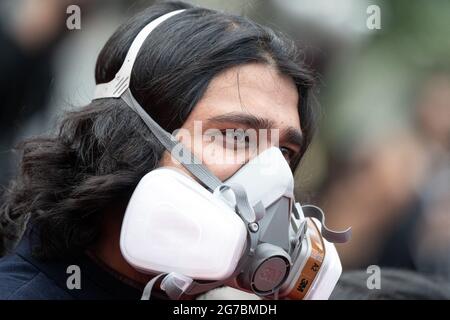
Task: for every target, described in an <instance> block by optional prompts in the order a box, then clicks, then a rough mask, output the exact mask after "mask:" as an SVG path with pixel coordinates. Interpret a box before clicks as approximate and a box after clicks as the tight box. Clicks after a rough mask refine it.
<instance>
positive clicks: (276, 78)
mask: <svg viewBox="0 0 450 320" xmlns="http://www.w3.org/2000/svg"><path fill="white" fill-rule="evenodd" d="M298 99H299V97H298V92H297V88H296V86H295V84H294V82H293V80H292V79H291V78H290V77H287V76H284V75H280V74H279V73H278V72H277V71H276V70H275V69H274V68H273V67H271V66H269V65H266V64H261V63H251V64H245V65H242V66H236V67H233V68H230V69H227V70H225V71H224V72H222V73H221V74H219V75H218V76H216V77H215V78H214V79H213V80H212V81H211V83H210V84H209V86H208V88H207V90H206V92H205V94H204V96H203V97H202V99H201V100H200V101H199V102H198V103H197V104H196V105H195V107H194V109H193V111H192V112H191V113H190V115H189V117H188V118H187V120H186V122H185V123H184V125H183V126H182V128H181V130H180V131H179V132H178V133H177V134H176V136H177V138H178V139H179V140H180V141H181V142H182V143H183V144H184V145H186V146H187V147H188V148H189V149H190V150H191V151H193V153H194V154H195V156H196V157H197V158H198V159H199V160H201V161H202V163H203V164H204V165H205V166H206V167H208V168H209V169H210V170H211V172H212V173H214V174H215V175H216V176H217V177H218V178H219V179H221V180H226V179H227V178H229V177H230V176H232V175H233V174H234V173H235V172H236V171H237V170H238V169H239V168H240V167H241V166H242V165H243V164H244V163H245V162H247V161H248V160H250V159H252V158H253V157H255V156H257V155H258V154H259V153H260V152H262V151H264V150H265V149H267V148H269V147H272V146H277V147H279V148H280V150H281V151H282V153H283V155H284V156H285V158H286V160H287V161H288V162H289V161H290V160H292V159H293V158H294V157H295V156H296V155H298V153H299V152H300V149H301V144H302V135H301V128H300V119H299V114H298ZM199 133H201V134H199ZM230 133H233V134H230ZM242 133H245V134H242ZM255 147H256V148H255ZM161 166H175V167H178V168H180V169H182V170H183V171H185V172H187V171H186V170H185V169H184V168H183V167H182V165H181V164H180V163H178V161H176V160H175V159H173V157H171V155H170V153H169V152H167V151H166V152H165V153H164V155H163V158H162V159H161Z"/></svg>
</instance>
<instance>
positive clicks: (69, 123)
mask: <svg viewBox="0 0 450 320" xmlns="http://www.w3.org/2000/svg"><path fill="white" fill-rule="evenodd" d="M177 9H187V10H186V11H185V12H183V13H182V14H179V15H176V16H174V17H172V18H171V19H170V23H163V24H161V25H160V26H158V27H157V29H156V30H155V31H154V32H152V34H151V36H150V37H148V39H147V40H146V41H145V43H144V45H143V46H142V48H141V50H140V53H139V55H138V58H137V60H136V63H135V65H134V68H133V72H132V77H131V90H132V92H133V94H134V96H135V97H136V99H137V100H138V101H139V103H140V104H141V105H142V106H143V107H144V109H145V110H146V111H147V112H148V113H149V115H150V116H151V117H153V118H154V119H155V120H156V121H157V122H158V123H159V124H160V125H161V126H162V127H163V128H164V129H166V130H167V131H169V132H173V130H175V129H176V128H179V127H181V126H182V124H183V123H184V121H185V120H186V118H187V117H188V115H189V113H190V112H191V110H192V109H193V107H194V106H195V104H196V103H197V102H198V101H199V99H200V98H201V97H202V95H203V94H204V92H205V90H206V88H207V86H208V84H209V83H210V81H211V79H212V78H213V77H214V76H216V75H218V74H219V73H220V72H222V71H223V70H225V69H227V68H230V67H232V66H236V65H241V64H245V63H250V62H260V63H266V64H270V65H271V66H273V67H276V68H277V69H278V71H279V72H280V73H282V74H284V75H288V76H290V77H291V78H292V79H293V80H294V82H295V84H296V86H297V89H298V93H299V97H300V99H299V113H300V119H301V126H302V129H303V134H304V137H305V144H304V147H303V150H302V152H304V151H305V150H306V148H307V145H308V144H309V142H310V140H311V137H312V135H313V131H314V127H315V118H314V114H315V112H314V110H313V109H314V108H313V107H312V104H311V103H310V96H311V89H312V85H313V77H312V76H311V74H310V72H309V71H308V69H307V68H306V67H305V65H304V63H303V62H302V61H300V60H299V57H300V56H301V55H300V54H299V53H300V52H299V50H298V49H296V47H295V45H294V43H293V42H292V41H289V40H287V39H286V38H284V37H283V36H282V35H281V34H278V33H276V32H274V31H272V30H270V29H269V28H266V27H263V26H261V25H259V24H256V23H254V22H252V21H250V20H248V19H246V18H244V17H241V16H235V15H230V14H225V13H219V12H217V11H213V10H208V9H204V8H199V7H193V6H191V5H189V4H185V3H183V2H166V3H161V4H157V5H153V6H151V7H149V8H148V9H146V10H144V11H143V12H141V13H140V14H138V15H136V16H134V17H132V18H131V19H130V20H129V21H127V22H126V23H124V24H123V25H122V26H120V27H119V28H118V30H117V31H116V32H115V33H114V34H113V35H112V36H111V38H110V39H109V40H108V42H107V43H106V45H105V46H104V48H103V49H102V51H101V52H100V54H99V57H98V60H97V64H96V68H95V79H96V82H97V83H104V82H108V81H110V80H112V78H113V77H114V76H115V74H116V72H117V71H118V69H119V68H120V66H121V64H122V62H123V60H124V58H125V55H126V53H127V50H128V48H129V47H130V45H131V42H132V41H133V39H134V38H135V36H136V35H137V33H138V32H139V31H140V30H141V29H142V28H143V27H144V26H145V25H147V24H148V23H149V22H150V21H152V20H154V19H155V18H157V17H159V16H161V15H163V14H165V13H167V12H170V11H173V10H177ZM19 149H20V150H21V152H22V158H21V161H20V170H19V173H18V175H17V177H16V178H15V179H14V180H13V181H12V182H11V183H10V185H9V187H8V188H7V189H6V190H5V191H4V193H3V200H2V206H1V209H0V235H1V237H0V253H6V252H8V251H10V250H11V249H12V248H13V247H14V245H15V244H16V243H17V241H18V240H19V239H20V237H21V236H22V233H21V230H23V226H24V225H25V224H28V226H29V228H28V229H29V230H30V229H33V230H35V231H37V234H38V238H39V242H40V245H39V251H38V254H39V256H40V257H41V258H58V257H64V256H68V255H76V254H79V253H81V252H83V251H84V250H85V249H86V248H87V247H88V246H90V245H92V244H93V243H95V241H96V240H97V239H98V237H99V236H100V226H101V222H102V218H103V214H105V215H106V216H107V212H105V211H106V210H105V209H106V208H107V207H110V206H111V205H114V204H118V205H120V204H122V205H123V204H126V203H127V201H128V200H129V198H130V196H131V194H132V192H133V190H134V188H135V187H136V185H137V183H138V182H139V180H140V179H141V177H143V176H144V175H145V174H146V173H148V172H149V171H151V170H153V169H154V168H155V167H157V166H158V162H159V160H160V158H161V155H162V153H163V151H164V149H163V147H162V145H161V144H160V143H159V142H158V140H157V139H156V138H155V137H154V136H153V134H152V133H151V132H150V131H149V130H148V128H147V127H146V126H145V124H144V123H143V122H142V121H141V119H140V118H139V117H138V116H137V115H136V114H135V113H134V112H133V111H132V110H131V109H130V108H129V107H127V106H126V105H125V104H124V102H122V101H121V100H120V99H102V100H96V101H93V102H91V103H90V104H89V105H87V106H85V107H83V108H80V109H79V110H76V111H72V112H68V113H67V114H66V115H65V118H64V119H63V120H62V122H61V123H60V125H59V130H57V132H55V133H54V134H53V135H50V136H41V137H36V138H32V139H29V140H26V141H24V142H23V143H21V144H20V145H19ZM27 222H28V223H27ZM30 226H31V227H30Z"/></svg>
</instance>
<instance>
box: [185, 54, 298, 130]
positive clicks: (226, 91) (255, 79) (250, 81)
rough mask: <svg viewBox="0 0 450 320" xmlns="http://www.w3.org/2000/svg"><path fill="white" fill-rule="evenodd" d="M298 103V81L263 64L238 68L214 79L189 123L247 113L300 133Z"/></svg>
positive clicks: (252, 64) (226, 71) (231, 69)
mask: <svg viewBox="0 0 450 320" xmlns="http://www.w3.org/2000/svg"><path fill="white" fill-rule="evenodd" d="M298 99H299V97H298V91H297V88H296V86H295V84H294V81H293V80H292V79H291V78H290V77H288V76H285V75H281V74H279V73H278V71H277V70H275V69H274V68H273V67H271V66H269V65H266V64H262V63H250V64H245V65H241V66H235V67H232V68H229V69H227V70H225V71H224V72H222V73H220V74H219V75H217V76H216V77H214V78H213V80H212V81H211V82H210V84H209V86H208V88H207V90H206V92H205V94H204V95H203V97H202V99H201V100H200V101H199V102H198V103H197V105H196V106H195V108H194V110H193V111H192V112H191V114H190V115H189V117H188V119H187V122H189V121H190V120H202V119H207V118H209V117H214V116H217V115H221V114H224V113H229V112H245V113H249V114H252V115H254V116H257V117H261V118H267V119H268V120H271V121H273V123H274V124H275V127H278V128H280V129H282V128H283V127H288V126H290V127H293V128H297V129H300V119H299V114H298Z"/></svg>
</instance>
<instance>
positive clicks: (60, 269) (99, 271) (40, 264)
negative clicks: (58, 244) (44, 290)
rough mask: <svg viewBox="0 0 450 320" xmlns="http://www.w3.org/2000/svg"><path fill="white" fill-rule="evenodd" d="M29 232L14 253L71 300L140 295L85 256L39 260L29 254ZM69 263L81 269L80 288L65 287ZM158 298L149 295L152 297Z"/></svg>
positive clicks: (31, 247) (132, 297)
mask: <svg viewBox="0 0 450 320" xmlns="http://www.w3.org/2000/svg"><path fill="white" fill-rule="evenodd" d="M31 238H33V239H34V237H32V236H31V235H29V234H28V235H26V236H24V238H23V239H22V241H21V242H20V244H19V246H18V247H17V249H16V254H18V255H19V256H21V257H22V258H23V259H25V260H26V261H28V262H29V263H30V264H32V265H33V266H34V267H36V268H37V269H38V270H40V271H41V272H42V273H43V274H45V275H46V276H47V277H48V278H50V279H51V280H53V281H54V282H55V283H56V285H58V286H59V287H60V288H61V289H63V290H64V291H66V292H67V293H68V294H70V295H71V296H72V297H74V299H82V300H91V299H100V300H105V299H108V300H109V299H134V300H138V299H140V298H141V295H142V290H140V289H137V288H135V287H132V286H130V285H127V284H125V283H124V282H123V281H120V280H119V279H117V278H116V277H114V276H113V275H112V274H111V273H110V272H108V271H107V270H105V269H104V268H102V267H101V266H100V265H99V264H98V263H95V262H94V261H93V260H92V259H91V258H89V257H88V256H87V255H81V256H78V257H74V258H71V259H65V260H45V261H44V260H40V259H37V258H35V257H33V255H32V251H33V248H34V247H35V246H36V240H31ZM70 265H77V266H79V267H80V271H81V289H72V290H70V289H68V288H67V279H68V278H69V276H70V275H71V273H70V272H69V273H67V268H68V267H69V266H70ZM154 298H155V299H158V298H161V297H158V296H155V297H153V296H152V299H154Z"/></svg>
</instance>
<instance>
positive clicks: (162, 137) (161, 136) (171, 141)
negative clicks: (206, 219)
mask: <svg viewBox="0 0 450 320" xmlns="http://www.w3.org/2000/svg"><path fill="white" fill-rule="evenodd" d="M121 98H122V100H123V101H125V103H126V104H127V105H128V106H129V107H130V108H131V109H132V110H133V111H134V112H136V113H137V114H138V115H139V116H140V117H141V119H142V120H143V121H144V123H145V124H146V125H147V127H148V128H149V129H150V131H151V132H152V133H153V134H154V135H155V137H156V138H157V139H158V140H159V142H161V144H162V145H163V146H164V148H166V150H167V151H169V152H170V153H171V155H172V156H173V157H174V158H175V159H177V160H178V161H179V162H180V163H181V164H182V165H183V166H184V167H185V168H186V169H187V170H189V172H191V173H192V174H193V175H194V176H195V177H196V178H197V179H198V180H200V182H201V183H202V184H203V185H204V186H205V187H207V188H208V189H209V190H210V191H214V190H215V189H216V188H217V187H218V186H220V185H221V184H222V181H220V180H219V179H218V178H217V177H216V176H215V175H214V174H212V172H211V171H209V170H208V168H206V167H205V166H203V165H202V164H201V162H200V161H199V160H198V159H197V158H196V157H195V156H194V155H193V154H192V152H191V151H190V150H188V149H186V147H185V146H184V145H183V144H182V143H180V142H179V141H178V140H176V139H175V137H174V136H173V135H171V134H170V133H168V132H167V131H165V130H164V129H163V128H161V127H160V125H159V124H158V123H157V122H156V121H155V120H153V119H152V118H151V117H150V116H149V115H148V113H147V112H145V110H144V109H143V108H142V107H141V106H140V105H139V103H138V102H137V101H136V99H135V98H134V97H133V94H132V93H131V91H130V89H127V90H126V91H125V92H124V93H123V94H122V96H121ZM177 151H179V152H177ZM180 153H182V155H181V154H180Z"/></svg>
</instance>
